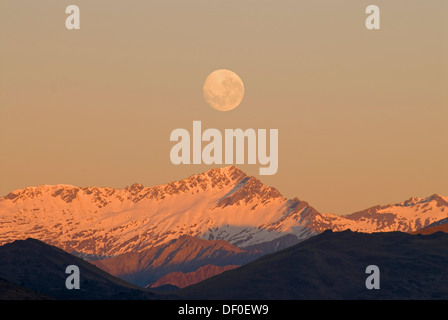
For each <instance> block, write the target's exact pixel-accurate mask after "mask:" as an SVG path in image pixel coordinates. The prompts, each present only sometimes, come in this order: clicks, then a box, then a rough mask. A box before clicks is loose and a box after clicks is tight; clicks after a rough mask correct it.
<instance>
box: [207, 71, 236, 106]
mask: <svg viewBox="0 0 448 320" xmlns="http://www.w3.org/2000/svg"><path fill="white" fill-rule="evenodd" d="M203 93H204V98H205V101H207V103H208V104H209V105H210V106H211V107H213V108H214V109H216V110H219V111H229V110H232V109H235V108H236V107H237V106H238V105H239V104H240V103H241V101H242V100H243V97H244V84H243V81H241V78H240V77H239V76H238V75H237V74H236V73H235V72H233V71H230V70H226V69H219V70H215V71H213V72H212V73H210V74H209V75H208V77H207V78H206V79H205V82H204V87H203Z"/></svg>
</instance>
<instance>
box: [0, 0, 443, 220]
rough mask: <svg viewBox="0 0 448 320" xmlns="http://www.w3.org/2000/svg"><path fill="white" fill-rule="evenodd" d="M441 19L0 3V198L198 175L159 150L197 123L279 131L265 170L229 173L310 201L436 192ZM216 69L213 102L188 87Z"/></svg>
mask: <svg viewBox="0 0 448 320" xmlns="http://www.w3.org/2000/svg"><path fill="white" fill-rule="evenodd" d="M70 4H75V5H78V6H79V8H80V10H81V29H80V30H67V29H66V28H65V19H66V17H67V16H68V15H67V14H66V13H65V8H66V7H67V6H68V5H70ZM370 4H376V5H378V6H379V8H380V10H381V29H380V30H372V31H369V30H367V29H366V27H365V19H366V17H367V15H366V14H365V9H366V7H367V6H368V5H370ZM447 14H448V4H447V1H446V0H426V1H421V0H394V1H381V0H372V1H363V0H338V1H335V0H322V1H315V0H307V1H297V0H287V1H284V0H276V1H263V0H234V1H233V0H227V1H216V0H201V1H185V0H178V1H147V0H126V1H125V0H121V1H116V0H93V1H92V0H88V1H87V0H71V1H63V0H58V1H54V0H40V1H34V0H33V1H32V0H27V1H25V0H0V43H1V47H0V150H1V154H0V155H1V157H0V195H6V194H7V193H9V192H11V191H13V190H15V189H18V188H24V187H27V186H35V185H42V184H60V183H63V184H73V185H76V186H108V187H117V188H123V187H126V186H128V185H131V184H132V183H135V182H138V183H142V184H143V185H145V186H152V185H157V184H164V183H168V182H171V181H173V180H177V179H182V178H185V177H188V176H190V175H192V174H195V173H199V172H203V171H206V170H208V169H210V168H211V167H210V166H206V165H181V166H175V165H173V164H172V163H171V162H170V158H169V152H170V149H171V147H172V146H173V145H174V143H173V142H170V141H169V136H170V133H171V131H172V130H173V129H175V128H186V129H188V130H189V131H190V132H191V130H192V129H191V128H192V121H193V120H201V121H202V126H203V128H204V129H206V128H217V129H220V130H224V128H229V129H233V128H242V129H246V128H255V129H259V128H260V129H261V128H264V129H271V128H276V129H279V170H278V173H277V174H276V175H273V176H258V168H259V165H258V164H257V165H243V166H240V168H241V169H243V170H244V171H246V172H247V173H248V174H250V175H255V176H257V177H259V178H260V179H261V180H262V181H263V182H264V183H266V184H268V185H270V186H273V187H276V188H277V189H278V190H279V191H280V192H281V193H282V194H283V195H284V196H286V197H295V196H296V197H298V198H299V199H301V200H305V201H308V202H309V203H310V204H311V205H312V206H314V207H315V208H316V209H317V210H318V211H321V212H334V213H338V214H347V213H351V212H354V211H357V210H361V209H364V208H367V207H370V206H373V205H376V204H386V203H395V202H400V201H403V200H406V199H408V198H409V197H411V196H418V197H424V196H429V195H431V194H434V193H438V194H442V195H445V196H447V195H448V165H447V163H448V148H447V146H448V90H447V86H448V20H447V18H446V17H447ZM221 68H226V69H230V70H232V71H234V72H236V73H237V74H238V75H239V76H240V77H241V79H242V80H243V82H244V86H245V96H244V99H243V101H242V103H241V105H240V106H239V107H237V108H236V109H234V110H232V111H229V112H219V111H216V110H214V109H212V108H211V107H209V106H208V105H207V104H206V102H205V101H204V98H203V95H202V85H203V82H204V80H205V78H206V77H207V75H208V74H209V73H210V72H212V71H213V70H215V69H221ZM215 167H216V166H215Z"/></svg>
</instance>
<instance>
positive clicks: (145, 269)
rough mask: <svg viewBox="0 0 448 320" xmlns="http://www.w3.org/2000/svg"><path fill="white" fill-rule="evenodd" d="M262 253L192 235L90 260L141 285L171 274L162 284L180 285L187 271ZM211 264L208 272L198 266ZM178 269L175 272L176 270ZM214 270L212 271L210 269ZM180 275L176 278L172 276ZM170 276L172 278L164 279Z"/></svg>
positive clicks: (218, 266) (239, 261) (218, 267)
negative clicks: (138, 250) (105, 257)
mask: <svg viewBox="0 0 448 320" xmlns="http://www.w3.org/2000/svg"><path fill="white" fill-rule="evenodd" d="M262 254H263V253H262V252H261V251H258V250H250V251H247V250H243V249H240V248H238V247H235V246H233V245H231V244H230V243H228V242H227V241H224V240H202V239H198V238H195V237H191V236H185V235H184V236H181V237H180V238H179V239H175V240H172V241H170V242H168V243H166V244H163V245H160V246H155V247H152V248H150V249H147V250H143V251H140V252H130V253H125V254H122V255H118V256H116V257H112V258H108V259H103V260H94V261H90V263H92V264H94V265H95V266H97V267H98V268H100V269H102V270H104V271H106V272H108V273H110V274H112V275H114V276H117V277H119V278H121V279H123V280H125V281H128V282H130V283H133V284H136V285H138V286H141V287H148V286H149V287H155V285H154V284H153V283H155V282H157V280H158V281H159V285H161V284H160V283H161V282H160V281H161V280H160V278H162V277H165V276H167V275H168V274H171V276H170V277H169V278H165V280H163V282H164V283H163V284H164V285H165V284H172V285H176V286H179V285H178V284H179V283H182V282H183V281H184V278H185V276H184V274H186V273H190V274H189V275H188V277H189V278H190V279H189V280H188V281H186V282H191V281H192V280H194V279H198V278H200V277H202V279H205V278H206V276H207V275H209V276H211V275H214V274H216V272H218V271H219V270H222V271H224V270H225V269H223V268H225V267H227V266H230V265H232V266H233V265H244V264H246V263H248V262H250V261H253V260H255V259H256V258H258V257H260V256H261V255H262ZM207 265H214V266H215V267H216V268H215V269H214V270H211V269H210V268H209V269H208V271H209V272H208V273H207V272H204V270H202V271H201V272H200V273H198V274H196V275H194V274H192V273H194V272H197V271H199V269H200V268H201V267H204V266H207ZM176 272H178V273H176ZM213 272H215V273H213ZM175 276H179V279H175ZM167 280H170V281H171V282H169V281H167Z"/></svg>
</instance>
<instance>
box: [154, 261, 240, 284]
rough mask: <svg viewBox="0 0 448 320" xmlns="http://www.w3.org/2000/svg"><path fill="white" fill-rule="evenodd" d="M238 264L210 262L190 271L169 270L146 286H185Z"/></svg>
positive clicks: (234, 267)
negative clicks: (216, 264) (217, 264)
mask: <svg viewBox="0 0 448 320" xmlns="http://www.w3.org/2000/svg"><path fill="white" fill-rule="evenodd" d="M238 267H239V266H235V265H227V266H222V267H220V266H215V265H212V264H207V265H205V266H203V267H200V268H199V269H197V270H196V271H192V272H187V273H184V272H181V271H177V272H171V273H168V274H167V275H164V276H163V277H161V278H160V279H158V280H157V281H155V282H154V283H152V284H151V285H150V286H149V287H148V288H159V287H161V286H166V285H173V286H176V287H178V288H185V287H188V286H191V285H192V284H195V283H198V282H201V281H203V280H205V279H208V278H211V277H213V276H216V275H217V274H220V273H223V272H224V271H227V270H232V269H236V268H238Z"/></svg>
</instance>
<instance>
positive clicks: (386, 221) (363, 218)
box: [310, 194, 448, 233]
mask: <svg viewBox="0 0 448 320" xmlns="http://www.w3.org/2000/svg"><path fill="white" fill-rule="evenodd" d="M322 217H323V219H324V221H325V222H326V223H327V226H328V227H329V228H331V229H332V230H333V231H342V230H346V229H351V230H353V231H355V230H356V231H359V232H369V233H371V232H387V231H402V232H413V231H416V230H419V229H422V228H424V227H426V226H428V225H430V224H431V223H434V222H435V221H439V220H441V219H444V218H446V217H448V198H446V197H443V196H440V195H437V194H434V195H432V196H429V197H426V198H416V197H412V198H410V199H408V200H406V201H403V202H400V203H396V204H389V205H384V206H375V207H371V208H369V209H366V210H362V211H359V212H355V213H352V214H349V215H346V216H337V215H332V214H323V215H322ZM310 227H311V228H312V226H310Z"/></svg>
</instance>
